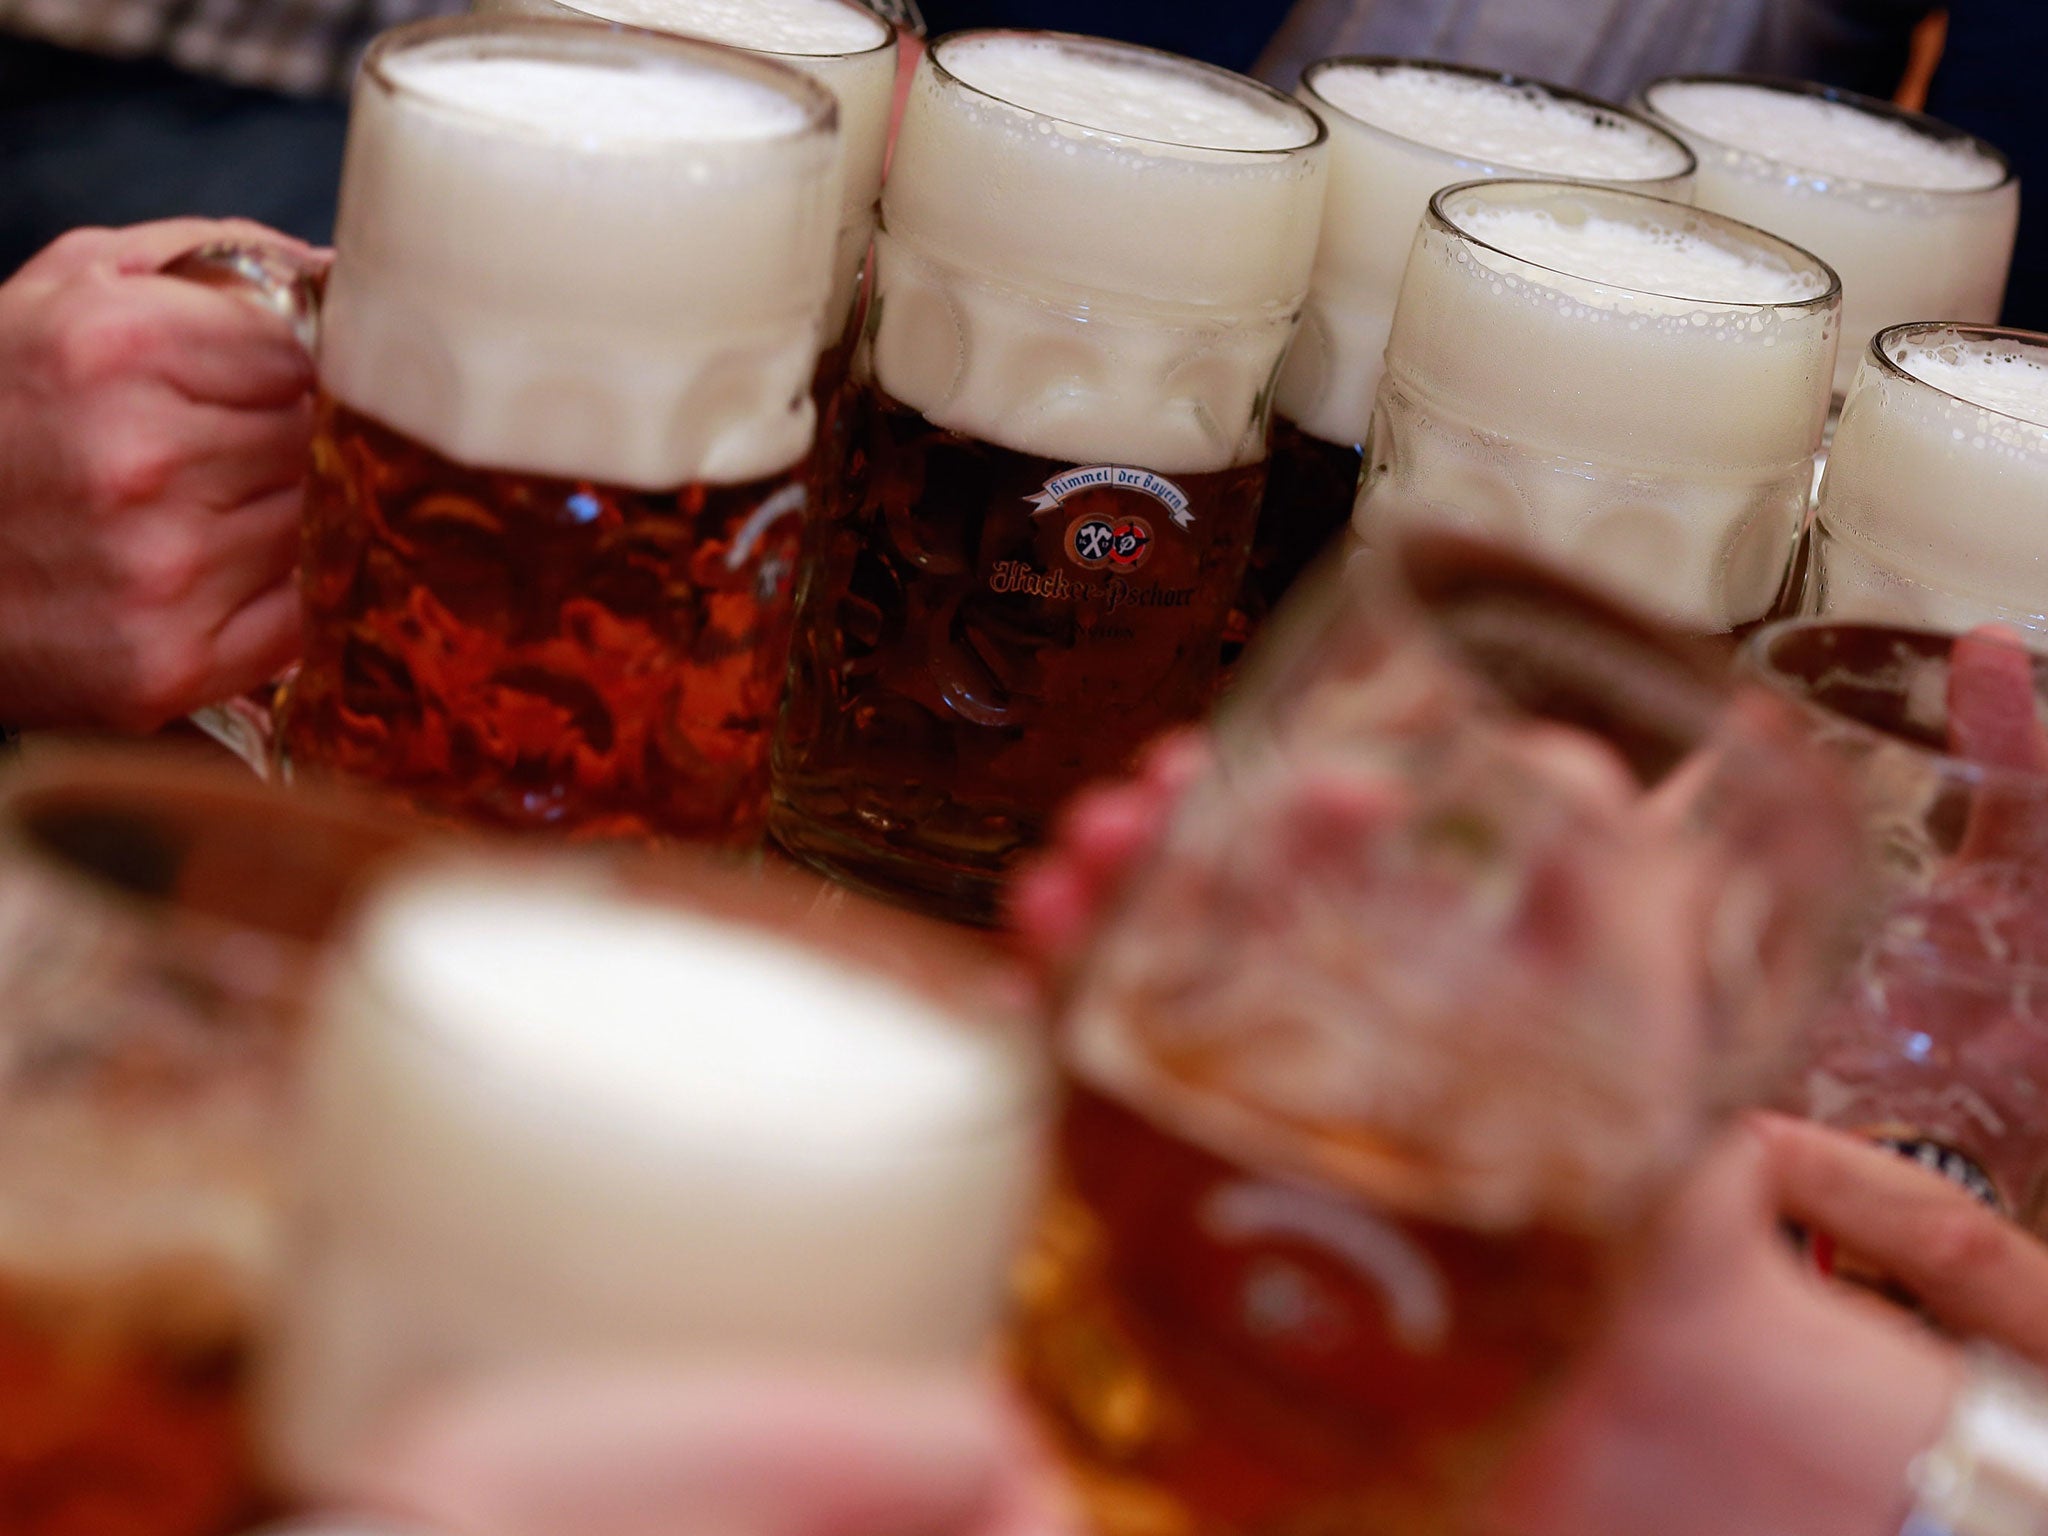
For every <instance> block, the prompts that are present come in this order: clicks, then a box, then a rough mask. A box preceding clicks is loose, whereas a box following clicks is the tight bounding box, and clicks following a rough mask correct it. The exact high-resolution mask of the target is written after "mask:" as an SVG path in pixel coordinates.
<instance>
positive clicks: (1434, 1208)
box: [1014, 536, 1858, 1536]
mask: <svg viewBox="0 0 2048 1536" xmlns="http://www.w3.org/2000/svg"><path fill="white" fill-rule="evenodd" d="M1791 717H1792V711H1791V709H1790V708H1789V707H1788V706H1785V705H1782V704H1780V703H1778V702H1777V701H1775V700H1772V699H1770V698H1768V697H1766V696H1764V695H1762V694H1760V693H1758V692H1756V691H1754V690H1752V691H1750V692H1749V693H1747V694H1744V695H1736V694H1733V693H1731V691H1730V690H1729V689H1728V687H1727V685H1726V682H1725V664H1717V662H1716V660H1715V658H1714V656H1713V655H1712V654H1710V653H1709V651H1708V650H1707V649H1706V648H1704V647H1700V648H1693V647H1690V646H1688V645H1685V644H1681V643H1678V642H1674V641H1671V640H1668V639H1666V638H1664V637H1662V636H1661V635H1660V634H1659V633H1658V632H1656V631H1655V630H1653V629H1652V628H1651V627H1650V626H1649V625H1648V624H1647V623H1645V622H1644V621H1642V620H1640V619H1638V618H1636V617H1634V616H1633V615H1631V614H1628V613H1625V612H1623V611H1622V610H1619V609H1617V608H1614V607H1612V606H1610V605H1608V604H1607V603H1605V602H1603V601H1601V600H1598V599H1595V598H1593V597H1592V596H1590V595H1589V594H1588V593H1586V592H1584V591H1581V590H1578V589H1575V588H1573V587H1572V586H1570V585H1569V584H1567V583H1564V582H1562V581H1560V580H1558V579H1557V578H1555V577H1553V576H1551V575H1549V574H1547V573H1546V572H1544V571H1543V570H1542V569H1540V568H1538V567H1535V566H1532V565H1530V564H1527V563H1525V562H1523V561H1522V560H1520V559H1519V558H1516V557H1512V556H1509V555H1507V554H1505V553H1502V552H1499V551H1495V550H1491V549H1488V548H1486V547H1484V546H1478V545H1473V544H1468V543H1465V542H1464V541H1462V540H1454V539H1447V538H1443V537H1441V536H1433V537H1430V538H1426V539H1420V540H1416V541H1412V542H1409V543H1406V544H1405V545H1403V546H1401V547H1400V548H1398V549H1397V550H1395V551H1394V552H1392V553H1390V554H1389V555H1388V556H1387V557H1386V558H1385V559H1384V560H1379V561H1373V560H1360V559H1356V558H1354V559H1353V560H1352V561H1351V562H1350V564H1349V565H1348V567H1347V568H1346V569H1345V570H1344V571H1343V572H1342V573H1341V574H1327V575H1326V576H1325V578H1324V580H1323V583H1322V585H1321V586H1320V587H1310V588H1306V589H1304V590H1303V591H1302V592H1301V593H1300V594H1299V595H1298V596H1297V597H1296V599H1295V600H1294V601H1293V602H1292V603H1290V605H1289V608H1288V609H1287V610H1285V611H1284V612H1283V613H1282V614H1281V616H1280V618H1279V619H1278V621H1277V622H1276V623H1275V625H1274V626H1272V627H1271V628H1269V630H1268V631H1267V632H1266V634H1265V635H1264V636H1262V638H1261V641H1260V644H1259V646H1257V647H1255V648H1254V650H1253V651H1252V653H1251V655H1250V657H1249V658H1248V663H1247V669H1246V672H1245V674H1244V676H1243V677H1242V679H1241V681H1240V684H1239V686H1238V689H1237V690H1236V691H1234V692H1233V694H1232V696H1231V698H1230V700H1228V701H1227V702H1226V704H1225V706H1224V709H1223V711H1222V713H1221V714H1220V716H1219V719H1218V725H1217V733H1216V747H1215V758H1214V763H1213V766H1212V768H1211V770H1210V772H1209V774H1208V776H1207V777H1206V778H1205V779H1204V780H1202V781H1200V782H1198V783H1197V784H1196V785H1195V786H1194V787H1193V788H1192V789H1191V790H1190V791H1189V792H1188V793H1187V794H1186V796H1185V797H1184V798H1183V800H1182V802H1181V803H1180V805H1179V806H1178V807H1177V808H1176V811H1175V814H1174V816H1173V818H1172V821H1171V823H1170V825H1169V828H1168V830H1167V832H1166V834H1165V837H1164V839H1163V841H1162V843H1161V845H1160V847H1159V849H1158V851H1157V853H1156V855H1155V856H1154V858H1153V860H1152V862H1151V864H1150V865H1149V866H1148V867H1147V868H1145V869H1143V870H1141V871H1140V872H1139V873H1138V874H1137V876H1136V877H1135V879H1134V881H1133V882H1132V884H1131V886H1130V887H1129V889H1128V890H1127V892H1126V894H1125V897H1124V899H1123V901H1122V904H1121V905H1120V906H1119V907H1118V908H1117V909H1115V910H1113V911H1112V912H1111V913H1109V914H1108V916H1107V917H1106V918H1105V919H1104V920H1103V923H1102V926H1101V929H1100V931H1099V932H1098V934H1097V935H1096V938H1095V941H1094V944H1093V946H1092V951H1091V953H1090V954H1089V955H1088V956H1087V957H1086V958H1085V959H1084V961H1083V963H1082V966H1081V968H1080V970H1079V972H1078V976H1077V979H1076V981H1075V983H1074V984H1073V989H1072V992H1071V994H1070V996H1069V998H1068V1000H1067V1003H1066V1006H1065V1009H1064V1018H1063V1030H1062V1033H1061V1036H1060V1040H1061V1047H1062V1055H1063V1061H1064V1066H1065V1069H1066V1076H1067V1082H1068V1095H1067V1099H1066V1103H1065V1108H1064V1114H1063V1119H1062V1123H1061V1127H1060V1131H1059V1154H1060V1167H1059V1172H1058V1176H1057V1182H1056V1190H1055V1194H1054V1197H1053V1200H1052V1202H1051V1206H1050V1209H1049V1211H1048V1214H1047V1216H1046V1218H1045V1220H1044V1223H1043V1225H1042V1228H1041V1232H1040V1241H1039V1244H1038V1246H1037V1249H1036V1251H1035V1253H1034V1256H1033V1259H1032V1261H1031V1262H1030V1263H1029V1264H1028V1265H1027V1266H1026V1269H1025V1270H1024V1283H1023V1286H1022V1300H1021V1308H1020V1312H1019V1316H1018V1321H1017V1327H1016V1333H1015V1341H1014V1349H1015V1360H1016V1368H1017V1370H1018V1372H1019V1374H1020V1375H1021V1377H1022V1379H1023V1381H1024V1383H1025V1384H1026V1386H1027V1387H1028V1389H1029V1391H1030V1393H1031V1395H1032V1397H1033V1399H1034V1401H1035V1402H1036V1404H1037V1405H1038V1407H1039V1410H1040V1413H1041V1417H1042V1419H1043V1421H1044V1423H1045V1424H1046V1426H1047V1427H1048V1429H1049V1430H1050V1432H1051V1433H1052V1435H1053V1437H1054V1438H1055V1440H1056V1441H1057V1443H1058V1445H1059V1447H1060V1449H1061V1450H1062V1452H1063V1453H1064V1455H1065V1457H1066V1459H1067V1461H1068V1463H1069V1465H1070V1466H1072V1467H1073V1468H1074V1469H1075V1470H1076V1471H1077V1473H1078V1474H1079V1477H1080V1479H1081V1483H1082V1486H1083V1488H1084V1490H1085V1491H1086V1493H1087V1494H1088V1496H1089V1502H1090V1506H1091V1509H1092V1512H1093V1514H1094V1515H1095V1518H1096V1523H1097V1527H1098V1529H1101V1530H1103V1531H1106V1532H1110V1533H1113V1536H1124V1533H1130V1536H1136V1533H1139V1532H1157V1531H1162V1530H1179V1531H1190V1530H1192V1531H1204V1532H1212V1533H1279V1532H1301V1531H1345V1532H1351V1533H1373V1532H1389V1533H1392V1532H1400V1533H1402V1536H1435V1533H1439V1532H1450V1531H1453V1530H1460V1529H1463V1528H1464V1527H1463V1525H1462V1524H1461V1521H1460V1516H1461V1513H1462V1514H1464V1515H1469V1513H1470V1511H1469V1510H1463V1511H1462V1512H1461V1510H1460V1507H1459V1506H1460V1501H1461V1500H1462V1499H1463V1498H1464V1497H1465V1496H1466V1495H1469V1494H1471V1493H1472V1492H1474V1491H1475V1490H1476V1489H1477V1487H1478V1486H1479V1485H1480V1483H1482V1482H1483V1481H1484V1479H1485V1477H1486V1475H1487V1474H1488V1472H1489V1471H1490V1469H1491V1466H1492V1464H1493V1462H1494V1460H1495V1458H1496V1457H1497V1456H1498V1455H1499V1453H1500V1452H1501V1451H1502V1449H1503V1447H1504V1446H1505V1445H1506V1444H1507V1443H1508V1441H1509V1440H1510V1439H1511V1437H1512V1436H1513V1434H1514V1432H1515V1431H1516V1430H1517V1429H1518V1428H1519V1427H1520V1425H1521V1424H1522V1422H1523V1420H1524V1418H1525V1416H1526V1415H1527V1413H1528V1412H1529V1410H1530V1409H1531V1407H1532V1406H1533V1405H1534V1404H1536V1403H1538V1402H1539V1401H1540V1400H1541V1397H1542V1395H1543V1392H1544V1390H1545V1389H1546V1388H1547V1387H1548V1386H1550V1385H1551V1384H1553V1383H1555V1381H1556V1380H1557V1379H1558V1377H1559V1376H1560V1375H1561V1373H1562V1372H1563V1370H1564V1368H1565V1367H1566V1366H1567V1365H1568V1364H1570V1363H1571V1362H1572V1361H1573V1359H1574V1358H1575V1357H1576V1356H1577V1355H1578V1353H1579V1352H1580V1351H1581V1350H1583V1349H1584V1348H1585V1347H1586V1346H1587V1345H1588V1344H1589V1342H1590V1341H1592V1340H1593V1339H1594V1338H1596V1337H1597V1336H1598V1335H1599V1333H1600V1330H1601V1329H1602V1327H1603V1324H1604V1322H1605V1320H1606V1318H1607V1316H1608V1314H1609V1312H1610V1310H1611V1308H1612V1307H1613V1305H1614V1303H1615V1300H1616V1296H1617V1293H1618V1290H1619V1287H1620V1285H1621V1283H1622V1277H1623V1276H1624V1275H1625V1273H1626V1270H1627V1267H1628V1264H1629V1261H1630V1259H1631V1256H1632V1254H1633V1253H1634V1252H1635V1251H1636V1250H1637V1248H1638V1246H1639V1237H1640V1234H1641V1233H1642V1231H1643V1229H1644V1225H1645V1223H1646V1221H1647V1219H1648V1217H1649V1216H1650V1214H1651V1213H1652V1211H1653V1210H1654V1209H1655V1208H1656V1206H1657V1205H1658V1203H1659V1201H1660V1200H1661V1198H1662V1197H1663V1195H1664V1193H1665V1191H1666V1190H1667V1189H1668V1188H1669V1186H1670V1185H1671V1183H1672V1180H1673V1179H1674V1177H1675V1175H1676V1174H1677V1173H1678V1172H1679V1171H1680V1170H1681V1169H1683V1168H1684V1167H1685V1166H1686V1165H1687V1164H1688V1162H1689V1160H1690V1159H1691V1158H1692V1156H1693V1154H1694V1153H1695V1151H1696V1150H1697V1149H1698V1148H1699V1147H1700V1146H1701V1144H1702V1142H1703V1140H1704V1139H1705V1137H1706V1136H1707V1134H1708V1132H1709V1131H1710V1129H1711V1128H1712V1127H1713V1125H1714V1124H1715V1123H1716V1121H1717V1120H1719V1119H1720V1118H1721V1117H1722V1116H1724V1115H1725V1114H1726V1113H1727V1112H1728V1111H1730V1110H1731V1109H1732V1108H1734V1107H1735V1106H1738V1105H1741V1104H1744V1103H1748V1102H1753V1101H1754V1100H1755V1099H1756V1097H1757V1096H1758V1095H1759V1094H1761V1093H1762V1092H1763V1091H1764V1088H1765V1087H1766V1085H1767V1084H1768V1083H1769V1082H1770V1081H1771V1079H1772V1075H1773V1073H1774V1071H1775V1070H1776V1067H1777V1065H1778V1063H1779V1060H1780V1057H1781V1054H1782V1052H1783V1050H1784V1048H1785V1046H1786V1043H1787V1041H1788V1038H1789V1036H1790V1034H1791V1032H1792V1031H1793V1029H1794V1028H1795V1027H1796V1025H1797V1024H1798V1022H1799V1021H1800V1020H1801V1019H1802V1018H1803V1017H1804V1012H1805V1010H1806V1009H1807V1008H1808V1007H1810V1006H1811V1005H1812V1004H1813V1002H1814V1001H1816V1000H1817V998H1818V996H1819V995H1820V991H1821V988H1822V986H1823V985H1824V983H1825V980H1826V979H1827V978H1828V977H1829V976H1831V975H1832V973H1833V968H1834V967H1835V966H1836V965H1837V964H1839V962H1840V960H1841V958H1842V955H1843V950H1844V936H1845V933H1846V931H1847V927H1848V922H1849V917H1850V903H1851V898H1852V897H1853V894H1854V893H1855V892H1856V891H1857V889H1858V881H1857V879H1856V878H1855V865H1854V851H1855V839H1854V835H1853V825H1852V820H1851V818H1850V817H1849V816H1848V815H1847V813H1846V812H1838V810H1837V809H1836V807H1835V803H1834V801H1833V799H1832V798H1831V791H1832V789H1833V775H1832V773H1831V765H1830V764H1829V763H1828V762H1827V761H1826V760H1825V758H1824V756H1823V754H1821V753H1819V752H1818V751H1816V750H1814V749H1813V748H1811V746H1810V745H1809V744H1808V743H1806V742H1804V741H1803V740H1802V739H1801V736H1800V733H1799V732H1798V731H1797V730H1796V729H1795V728H1794V725H1793V722H1792V718H1791Z"/></svg>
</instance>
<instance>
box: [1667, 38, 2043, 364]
mask: <svg viewBox="0 0 2048 1536" xmlns="http://www.w3.org/2000/svg"><path fill="white" fill-rule="evenodd" d="M1640 103H1641V105H1642V107H1643V109H1644V110H1645V111H1647V112H1648V113H1649V114H1650V115H1651V116H1652V117H1654V118H1656V119H1657V120H1658V121H1659V122H1662V123H1665V124H1667V125H1668V126H1669V127H1670V128H1671V129H1672V130H1673V131H1674V132H1676V133H1677V134H1678V135H1679V136H1680V137H1681V138H1683V139H1685V140H1686V141H1687V142H1688V143H1690V144H1691V145H1692V147H1693V148H1694V150H1696V151H1697V152H1698V154H1699V157H1700V169H1699V179H1698V183H1697V186H1698V192H1697V198H1696V200H1697V201H1698V203H1699V205H1700V206H1701V207H1702V208H1711V209H1713V210H1714V211H1715V212H1716V213H1725V214H1728V215H1730V216H1731V217H1733V218H1738V219H1743V220H1745V221H1747V222H1748V223H1751V224H1755V225H1758V226H1760V227H1761V228H1764V229H1768V230H1770V231H1771V232H1772V233H1773V234H1778V235H1783V236H1784V237H1785V238H1786V239H1787V240H1791V241H1794V242H1796V243H1797V244H1799V245H1802V246H1804V247H1805V248H1806V249H1807V250H1809V251H1812V252H1814V253H1815V254H1817V255H1818V256H1820V257H1821V258H1822V259H1823V260H1825V261H1827V262H1828V263H1829V264H1830V265H1832V266H1833V267H1834V269H1835V270H1836V271H1837V272H1839V273H1840V274H1841V276H1842V347H1841V352H1840V354H1839V355H1838V359H1837V364H1836V369H1835V381H1834V390H1835V398H1836V401H1837V402H1838V403H1839V402H1840V400H1841V397H1842V395H1843V393H1844V392H1845V391H1846V390H1847V389H1848V387H1849V384H1850V381H1851V380H1852V379H1853V378H1854V377H1855V374H1856V364H1857V362H1858V361H1859V360H1860V359H1861V357H1862V356H1863V349H1864V348H1865V347H1867V346H1869V344H1870V338H1871V337H1872V336H1874V335H1875V334H1876V333H1877V332H1878V331H1880V330H1882V329H1884V328H1885V327H1886V326H1888V325H1898V324H1900V323H1901V322H1903V321H1907V320H1925V319H1929V318H1940V319H1945V320H1960V321H1969V322H1975V323H1979V324H1989V323H1990V322H1992V321H1995V320H1996V319H1997V318H1998V311H1999V307H2000V305H2001V304H2003V303H2004V300H2005V279H2006V274H2007V271H2008V270H2009V269H2010V267H2011V265H2012V245H2013V236H2014V234H2015V232H2016V231H2017V230H2018V228H2019V211H2020V188H2019V181H2018V178H2017V177H2015V176H2014V175H2013V173H2012V167H2011V166H2010V165H2009V164H2008V163H2007V161H2006V158H2005V156H2003V155H2002V154H2000V153H1999V152H1998V151H1997V150H1995V149H1993V148H1992V147H1991V146H1990V145H1989V144H1986V143H1984V142H1983V141H1982V140H1981V139H1976V138H1972V137H1971V136H1970V135H1969V134H1967V133H1964V132H1963V131H1962V130H1961V129H1958V128H1951V127H1950V126H1949V125H1948V124H1947V123H1943V122H1939V121H1937V120H1936V119H1934V118H1931V117H1926V116H1923V115H1922V114H1920V113H1918V112H1908V111H1906V110H1905V109H1903V108H1901V107H1895V106H1893V105H1892V104H1891V103H1890V102H1885V101H1874V100H1872V99H1871V98H1870V97H1868V96H1858V95H1855V94H1854V93H1852V92H1849V91H1842V90H1836V89H1835V88H1833V87H1831V86H1821V85H1813V84H1810V83H1808V82H1806V81H1803V80H1771V79H1761V78H1757V77H1754V76H1744V75H1679V76H1674V77H1671V78H1669V79H1664V80H1658V81H1655V82H1653V83H1652V84H1650V85H1649V86H1648V87H1646V88H1645V89H1644V91H1643V93H1642V96H1641V98H1640Z"/></svg>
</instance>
